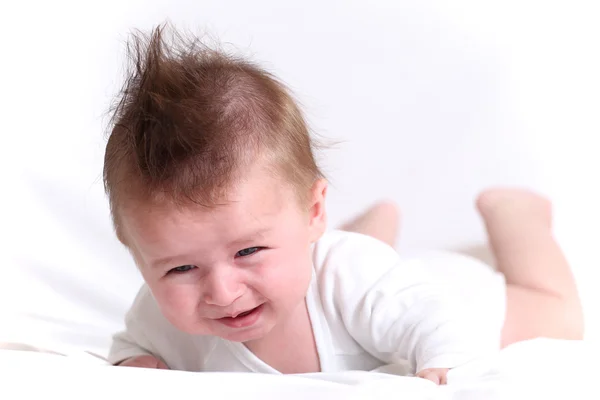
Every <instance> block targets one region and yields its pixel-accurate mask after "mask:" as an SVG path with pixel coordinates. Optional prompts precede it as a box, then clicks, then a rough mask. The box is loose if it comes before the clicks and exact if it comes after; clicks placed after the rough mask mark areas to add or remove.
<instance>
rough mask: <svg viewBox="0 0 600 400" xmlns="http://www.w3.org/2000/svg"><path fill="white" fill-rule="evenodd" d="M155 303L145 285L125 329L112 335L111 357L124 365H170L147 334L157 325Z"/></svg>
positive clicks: (128, 315) (135, 301)
mask: <svg viewBox="0 0 600 400" xmlns="http://www.w3.org/2000/svg"><path fill="white" fill-rule="evenodd" d="M153 311H155V310H154V305H153V304H152V302H151V296H149V291H148V289H147V287H146V286H143V287H142V289H141V290H140V292H139V293H138V295H137V297H136V299H135V300H134V302H133V305H132V306H131V309H130V310H129V311H128V312H127V315H126V316H125V330H123V331H121V332H118V333H117V334H115V335H114V336H113V341H112V345H111V348H110V352H109V355H108V361H109V362H110V363H111V364H113V365H119V366H124V367H140V368H158V369H168V366H167V365H166V364H165V363H164V362H163V361H162V360H161V359H160V358H159V357H157V356H155V355H154V354H156V351H154V346H153V344H152V342H151V341H150V340H149V339H148V337H147V336H146V335H145V334H144V332H145V331H147V330H148V329H152V328H154V329H158V327H157V326H156V325H157V324H154V323H153V321H155V318H153V315H154V312H153Z"/></svg>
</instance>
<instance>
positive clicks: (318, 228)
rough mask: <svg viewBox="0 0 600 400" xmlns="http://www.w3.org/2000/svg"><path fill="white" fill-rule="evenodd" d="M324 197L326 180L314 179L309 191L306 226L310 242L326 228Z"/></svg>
mask: <svg viewBox="0 0 600 400" xmlns="http://www.w3.org/2000/svg"><path fill="white" fill-rule="evenodd" d="M326 198H327V181H326V180H325V179H322V178H321V179H318V180H316V181H315V183H314V184H313V186H312V188H311V193H310V203H309V208H308V217H309V226H308V228H309V235H310V241H311V243H314V242H316V241H317V240H319V239H320V238H321V236H322V235H323V233H325V229H326V228H327V212H326V210H325V200H326Z"/></svg>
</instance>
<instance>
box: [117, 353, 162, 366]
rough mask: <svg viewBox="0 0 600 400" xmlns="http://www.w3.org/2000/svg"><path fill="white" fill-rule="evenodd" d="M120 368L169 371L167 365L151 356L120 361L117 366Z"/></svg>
mask: <svg viewBox="0 0 600 400" xmlns="http://www.w3.org/2000/svg"><path fill="white" fill-rule="evenodd" d="M117 365H118V366H120V367H137V368H152V369H169V367H167V364H165V363H164V362H162V361H161V360H159V359H158V358H155V357H153V356H147V355H146V356H136V357H131V358H128V359H126V360H125V361H121V362H120V363H119V364H117Z"/></svg>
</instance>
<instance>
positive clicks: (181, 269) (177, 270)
mask: <svg viewBox="0 0 600 400" xmlns="http://www.w3.org/2000/svg"><path fill="white" fill-rule="evenodd" d="M194 268H196V267H195V266H193V265H181V266H179V267H176V268H173V269H171V270H169V273H175V274H181V273H183V272H188V271H190V270H192V269H194Z"/></svg>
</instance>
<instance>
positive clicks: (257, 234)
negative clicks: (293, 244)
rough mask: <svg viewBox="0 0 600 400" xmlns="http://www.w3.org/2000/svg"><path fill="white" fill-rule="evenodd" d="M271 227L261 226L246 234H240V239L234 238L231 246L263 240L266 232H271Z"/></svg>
mask: <svg viewBox="0 0 600 400" xmlns="http://www.w3.org/2000/svg"><path fill="white" fill-rule="evenodd" d="M270 230H271V229H270V228H268V227H261V228H258V229H255V230H252V231H248V232H246V233H244V235H242V236H240V237H239V238H238V239H235V240H233V241H232V242H231V243H230V245H231V246H236V245H240V244H243V243H248V242H251V241H253V240H257V239H259V240H261V239H264V237H265V234H266V233H267V232H269V231H270Z"/></svg>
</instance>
